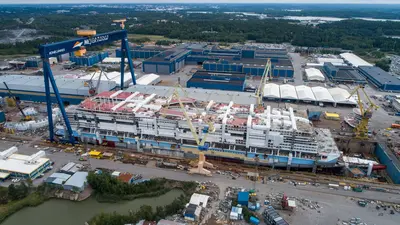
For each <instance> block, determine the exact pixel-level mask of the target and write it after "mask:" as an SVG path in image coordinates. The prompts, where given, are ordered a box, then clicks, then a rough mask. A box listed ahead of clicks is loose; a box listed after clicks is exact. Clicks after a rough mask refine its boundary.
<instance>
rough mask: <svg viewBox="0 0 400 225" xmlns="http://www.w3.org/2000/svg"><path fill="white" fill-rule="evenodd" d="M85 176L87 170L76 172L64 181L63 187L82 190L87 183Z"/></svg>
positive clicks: (77, 190)
mask: <svg viewBox="0 0 400 225" xmlns="http://www.w3.org/2000/svg"><path fill="white" fill-rule="evenodd" d="M87 176H88V172H76V173H75V174H74V175H72V176H71V177H70V178H69V179H68V180H67V181H66V182H65V183H64V189H65V190H69V191H76V192H82V191H83V190H84V189H85V187H86V185H87V179H86V178H87Z"/></svg>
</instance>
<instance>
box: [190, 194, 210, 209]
mask: <svg viewBox="0 0 400 225" xmlns="http://www.w3.org/2000/svg"><path fill="white" fill-rule="evenodd" d="M208 198H210V196H208V195H202V194H197V193H193V195H192V197H190V202H189V203H190V204H194V205H198V206H201V207H203V208H206V207H207V202H208Z"/></svg>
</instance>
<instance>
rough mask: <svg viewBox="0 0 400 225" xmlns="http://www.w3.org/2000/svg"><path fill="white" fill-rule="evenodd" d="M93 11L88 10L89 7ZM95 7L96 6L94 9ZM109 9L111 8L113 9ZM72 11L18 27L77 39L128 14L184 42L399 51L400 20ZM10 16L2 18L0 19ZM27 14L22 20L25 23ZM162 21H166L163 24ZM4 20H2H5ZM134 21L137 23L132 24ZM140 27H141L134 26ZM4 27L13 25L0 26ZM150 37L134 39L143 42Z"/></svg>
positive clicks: (29, 48)
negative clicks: (300, 20)
mask: <svg viewBox="0 0 400 225" xmlns="http://www.w3.org/2000/svg"><path fill="white" fill-rule="evenodd" d="M86 10H89V9H86ZM94 10H96V9H94ZM109 10H110V9H107V11H109ZM78 12H79V13H77V12H73V11H71V12H70V13H67V14H43V15H39V16H35V21H34V22H33V23H32V24H30V25H27V24H19V25H16V24H15V21H13V22H12V23H11V24H13V26H14V28H16V27H18V28H33V29H37V30H38V31H39V34H43V35H50V36H52V37H53V39H48V41H49V42H52V41H55V40H59V39H69V38H72V37H76V35H75V33H74V32H75V29H77V28H80V29H96V30H97V32H98V33H102V32H107V31H111V30H117V29H119V27H118V25H116V24H113V22H112V20H114V19H120V18H126V17H128V18H130V19H128V21H127V23H126V28H127V30H128V32H129V33H132V34H145V35H162V36H165V37H167V38H172V39H178V40H184V41H207V42H214V41H217V42H239V43H242V42H245V41H247V40H252V41H256V42H261V43H291V44H293V45H296V46H308V47H330V48H342V49H347V50H353V51H364V52H366V51H367V52H371V51H381V52H385V53H395V54H400V44H398V41H397V39H394V38H389V37H388V36H396V35H399V36H400V23H399V22H380V21H365V20H356V19H354V20H343V21H339V22H333V23H326V24H319V25H317V26H311V25H300V24H297V23H296V21H287V20H276V19H264V20H260V19H258V18H255V17H237V16H236V15H231V14H225V13H215V14H186V13H182V14H179V13H177V14H172V13H164V12H136V11H132V10H131V11H129V10H128V9H124V10H122V11H121V12H119V13H118V14H117V13H103V14H90V13H88V11H86V13H82V12H83V9H79V11H78ZM3 20H4V21H6V20H9V19H7V18H1V17H0V22H2V21H3ZM25 20H26V18H25V19H24V21H25ZM160 20H167V22H161V21H160ZM1 24H4V23H1ZM130 25H135V26H131V27H130ZM136 25H137V26H136ZM2 26H6V27H7V28H11V27H9V25H7V24H5V25H0V28H1V27H2ZM145 41H147V39H146V40H145V39H137V40H134V42H136V43H143V42H145ZM43 42H44V41H43V40H36V41H29V42H25V43H22V44H17V45H15V46H14V45H11V44H8V45H0V54H7V53H8V54H18V53H23V54H32V53H35V51H37V50H35V49H36V48H37V46H38V44H39V43H43Z"/></svg>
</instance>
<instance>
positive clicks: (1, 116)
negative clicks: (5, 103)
mask: <svg viewBox="0 0 400 225" xmlns="http://www.w3.org/2000/svg"><path fill="white" fill-rule="evenodd" d="M3 122H6V114H5V113H4V112H3V111H0V123H3Z"/></svg>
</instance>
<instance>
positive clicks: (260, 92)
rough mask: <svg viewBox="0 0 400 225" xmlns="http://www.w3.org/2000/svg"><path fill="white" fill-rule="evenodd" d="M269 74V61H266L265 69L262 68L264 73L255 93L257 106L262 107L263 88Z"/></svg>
mask: <svg viewBox="0 0 400 225" xmlns="http://www.w3.org/2000/svg"><path fill="white" fill-rule="evenodd" d="M270 74H271V59H267V63H266V64H265V68H264V73H263V75H262V77H261V80H260V85H258V89H257V92H256V97H257V104H258V106H261V105H262V98H263V95H264V86H265V83H266V81H267V78H268V80H270Z"/></svg>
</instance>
